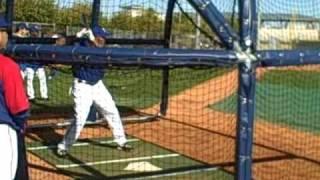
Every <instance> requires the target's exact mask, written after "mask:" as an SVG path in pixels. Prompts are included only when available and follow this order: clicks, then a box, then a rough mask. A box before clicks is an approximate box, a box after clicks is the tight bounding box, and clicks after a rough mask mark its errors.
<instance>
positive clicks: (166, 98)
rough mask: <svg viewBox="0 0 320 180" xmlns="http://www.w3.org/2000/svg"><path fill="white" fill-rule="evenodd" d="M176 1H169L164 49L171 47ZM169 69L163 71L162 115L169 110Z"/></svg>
mask: <svg viewBox="0 0 320 180" xmlns="http://www.w3.org/2000/svg"><path fill="white" fill-rule="evenodd" d="M175 3H176V0H169V2H168V8H167V13H166V22H165V31H164V40H165V41H164V44H163V46H164V48H169V47H170V39H171V33H172V28H171V27H172V22H173V10H174V5H175ZM169 76H170V73H169V68H167V67H166V68H164V69H163V71H162V90H161V103H160V113H161V115H164V116H165V115H166V113H167V109H168V101H169V78H170V77H169Z"/></svg>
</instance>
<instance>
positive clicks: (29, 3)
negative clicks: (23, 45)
mask: <svg viewBox="0 0 320 180" xmlns="http://www.w3.org/2000/svg"><path fill="white" fill-rule="evenodd" d="M55 12H56V7H55V0H18V1H15V20H16V21H25V22H44V23H53V21H54V17H55Z"/></svg>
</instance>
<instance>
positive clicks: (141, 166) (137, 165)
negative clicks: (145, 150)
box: [124, 161, 162, 172]
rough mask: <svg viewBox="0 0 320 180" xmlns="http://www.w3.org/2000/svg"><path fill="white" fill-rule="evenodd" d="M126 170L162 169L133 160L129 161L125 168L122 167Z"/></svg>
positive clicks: (145, 170) (146, 170)
mask: <svg viewBox="0 0 320 180" xmlns="http://www.w3.org/2000/svg"><path fill="white" fill-rule="evenodd" d="M124 170H126V171H136V172H149V171H160V170H162V169H161V168H159V167H157V166H155V165H153V164H151V163H149V162H146V161H142V162H134V163H129V164H128V166H127V167H126V168H124Z"/></svg>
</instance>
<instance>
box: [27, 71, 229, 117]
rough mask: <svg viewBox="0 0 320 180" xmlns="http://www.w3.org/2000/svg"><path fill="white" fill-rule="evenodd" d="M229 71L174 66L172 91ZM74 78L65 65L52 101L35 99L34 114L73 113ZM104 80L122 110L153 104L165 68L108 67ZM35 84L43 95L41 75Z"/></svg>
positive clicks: (51, 89) (51, 94) (158, 96)
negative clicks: (72, 87)
mask: <svg viewBox="0 0 320 180" xmlns="http://www.w3.org/2000/svg"><path fill="white" fill-rule="evenodd" d="M227 71H228V69H219V70H217V69H203V70H195V69H189V68H182V69H172V70H170V80H169V86H170V89H169V94H170V95H174V94H177V93H179V92H181V91H183V90H185V89H187V88H190V87H192V86H194V85H196V84H199V83H201V82H203V81H205V80H208V79H210V78H213V77H216V76H219V75H222V74H223V73H225V72H227ZM72 79H73V78H72V74H71V71H70V69H62V71H61V72H60V73H59V74H58V75H57V76H56V77H55V78H54V79H53V80H48V93H49V98H50V101H48V102H47V101H41V100H37V101H36V102H35V103H33V105H32V115H37V114H43V113H51V114H52V113H53V114H60V115H63V114H65V115H70V113H72V105H73V100H72V96H70V95H69V88H70V87H71V85H72ZM104 82H105V85H106V86H107V88H108V89H109V91H110V93H111V94H112V95H113V97H114V99H115V101H116V103H117V106H118V107H119V108H120V111H121V112H126V111H132V110H133V109H140V108H146V107H150V106H152V105H154V104H156V103H159V102H160V99H161V87H162V71H160V70H150V69H131V70H124V69H122V70H107V73H106V75H105V78H104ZM34 87H35V91H36V95H37V96H38V97H39V88H38V87H39V84H38V80H37V78H35V81H34Z"/></svg>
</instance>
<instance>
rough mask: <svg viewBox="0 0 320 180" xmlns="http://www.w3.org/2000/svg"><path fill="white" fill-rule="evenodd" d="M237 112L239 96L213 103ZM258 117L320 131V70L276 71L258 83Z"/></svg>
mask: <svg viewBox="0 0 320 180" xmlns="http://www.w3.org/2000/svg"><path fill="white" fill-rule="evenodd" d="M211 108H214V109H217V110H219V111H223V112H228V113H235V112H236V109H237V101H236V95H235V94H233V95H231V96H230V97H228V98H226V99H224V100H222V101H221V102H218V103H216V104H214V105H212V106H211ZM256 108H257V111H256V117H257V118H258V119H263V120H265V121H268V122H272V123H279V124H282V125H286V126H290V127H293V128H295V129H298V130H302V131H308V132H313V133H316V134H319V133H320V123H319V122H320V73H319V72H297V71H289V70H286V71H280V70H274V71H271V72H268V73H266V74H264V76H263V79H261V80H260V81H259V83H258V84H257V94H256Z"/></svg>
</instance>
